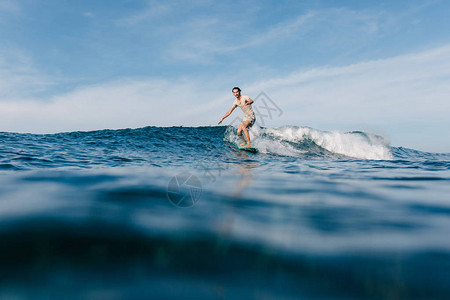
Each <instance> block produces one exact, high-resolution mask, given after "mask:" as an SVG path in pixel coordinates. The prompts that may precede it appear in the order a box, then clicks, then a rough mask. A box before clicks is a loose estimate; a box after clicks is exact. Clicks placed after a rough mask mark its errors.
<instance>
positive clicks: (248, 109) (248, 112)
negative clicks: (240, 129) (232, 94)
mask: <svg viewBox="0 0 450 300" xmlns="http://www.w3.org/2000/svg"><path fill="white" fill-rule="evenodd" d="M249 99H250V97H249V96H246V95H241V97H240V99H236V100H234V103H233V105H236V106H239V107H240V108H241V109H242V111H243V112H244V117H243V118H242V120H243V121H244V120H245V121H247V120H248V121H253V120H255V113H254V112H253V108H252V106H251V105H245V102H246V101H248V100H249ZM244 105H245V106H244Z"/></svg>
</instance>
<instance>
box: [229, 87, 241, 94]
mask: <svg viewBox="0 0 450 300" xmlns="http://www.w3.org/2000/svg"><path fill="white" fill-rule="evenodd" d="M234 90H238V91H239V93H240V92H241V89H240V88H238V87H237V86H235V87H234V88H233V89H232V90H231V91H234Z"/></svg>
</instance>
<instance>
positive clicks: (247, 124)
mask: <svg viewBox="0 0 450 300" xmlns="http://www.w3.org/2000/svg"><path fill="white" fill-rule="evenodd" d="M251 122H252V121H250V120H249V121H245V123H244V124H243V125H242V124H241V125H242V130H243V131H244V134H245V137H246V138H247V145H245V147H251V146H252V142H251V141H250V134H249V133H248V130H247V127H248V126H249V125H250V123H251Z"/></svg>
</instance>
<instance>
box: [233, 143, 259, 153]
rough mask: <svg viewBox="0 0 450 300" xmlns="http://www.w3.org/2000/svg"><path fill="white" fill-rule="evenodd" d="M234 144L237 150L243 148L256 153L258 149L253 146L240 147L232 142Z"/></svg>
mask: <svg viewBox="0 0 450 300" xmlns="http://www.w3.org/2000/svg"><path fill="white" fill-rule="evenodd" d="M234 145H235V146H236V148H238V149H239V150H244V151H248V152H251V153H256V152H258V149H256V148H255V147H241V146H239V145H238V144H234Z"/></svg>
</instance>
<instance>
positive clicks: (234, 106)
mask: <svg viewBox="0 0 450 300" xmlns="http://www.w3.org/2000/svg"><path fill="white" fill-rule="evenodd" d="M235 108H236V105H233V107H232V108H230V110H229V111H227V113H226V114H225V115H224V116H223V117H222V119H220V121H219V123H217V125H218V124H220V123H222V121H223V120H224V119H225V118H226V117H228V116H229V115H231V113H232V112H233V110H234V109H235Z"/></svg>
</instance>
